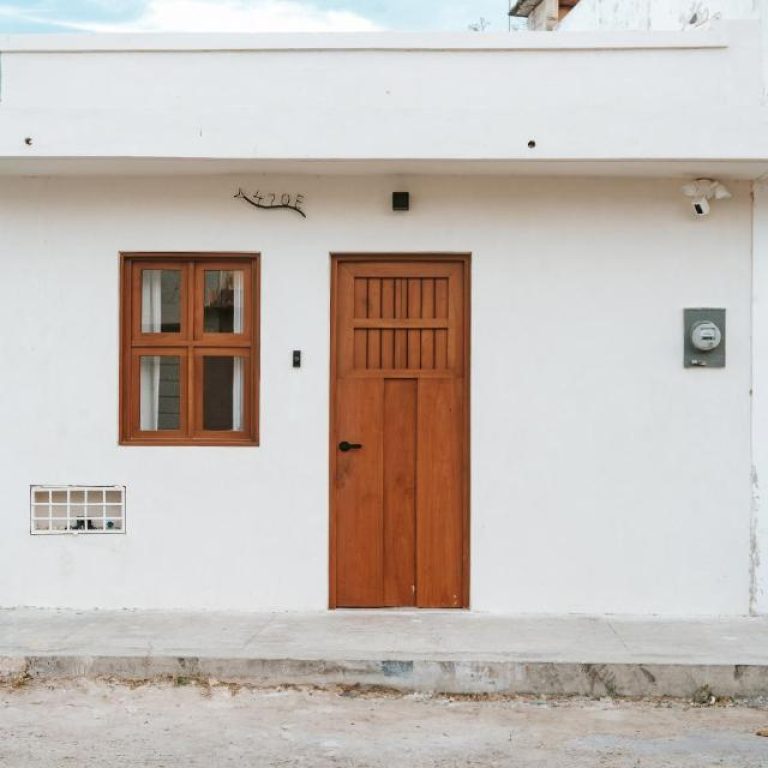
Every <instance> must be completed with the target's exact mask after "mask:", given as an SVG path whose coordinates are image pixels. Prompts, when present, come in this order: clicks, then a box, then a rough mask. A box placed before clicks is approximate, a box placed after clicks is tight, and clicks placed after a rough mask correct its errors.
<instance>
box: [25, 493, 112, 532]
mask: <svg viewBox="0 0 768 768" xmlns="http://www.w3.org/2000/svg"><path fill="white" fill-rule="evenodd" d="M30 533H32V534H39V533H44V534H50V533H53V534H57V533H106V534H109V533H125V488H124V487H123V486H120V485H108V486H100V485H64V486H62V485H33V486H31V487H30Z"/></svg>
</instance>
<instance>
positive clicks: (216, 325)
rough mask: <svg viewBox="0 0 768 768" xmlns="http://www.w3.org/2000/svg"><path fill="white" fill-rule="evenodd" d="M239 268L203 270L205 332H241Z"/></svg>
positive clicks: (241, 295)
mask: <svg viewBox="0 0 768 768" xmlns="http://www.w3.org/2000/svg"><path fill="white" fill-rule="evenodd" d="M243 275H244V273H243V272H242V271H241V270H236V269H235V270H233V269H219V270H206V271H205V285H204V293H203V301H204V303H205V305H204V307H203V330H204V331H205V333H242V332H243V300H244V291H243V284H244V279H243Z"/></svg>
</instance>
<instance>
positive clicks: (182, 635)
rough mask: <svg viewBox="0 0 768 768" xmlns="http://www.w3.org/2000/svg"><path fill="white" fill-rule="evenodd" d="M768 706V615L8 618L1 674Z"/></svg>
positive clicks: (92, 614) (130, 614)
mask: <svg viewBox="0 0 768 768" xmlns="http://www.w3.org/2000/svg"><path fill="white" fill-rule="evenodd" d="M82 676H84V677H94V678H95V677H116V678H121V679H126V680H144V679H151V678H155V677H167V676H171V677H185V678H206V679H207V678H215V679H217V680H220V681H229V682H240V683H249V684H253V685H257V686H279V685H319V686H328V685H365V686H384V687H387V688H393V689H398V690H406V691H412V690H420V691H436V692H445V693H507V694H550V695H574V694H575V695H601V696H602V695H616V696H675V697H690V696H694V695H699V696H701V695H704V693H705V692H706V691H707V690H709V691H711V693H712V694H713V695H715V696H737V697H745V698H755V697H763V696H768V618H736V619H694V620H669V619H654V618H650V619H649V618H618V617H585V616H556V617H552V616H550V617H533V616H502V615H491V614H481V613H472V612H461V611H451V612H447V611H419V612H416V611H328V612H322V613H273V614H239V613H213V612H210V613H208V612H206V613H185V612H156V611H132V610H126V611H117V612H112V611H65V610H53V609H51V610H48V609H7V610H0V678H5V679H17V680H18V679H23V678H31V679H57V678H59V679H66V678H72V677H82Z"/></svg>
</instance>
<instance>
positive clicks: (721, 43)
mask: <svg viewBox="0 0 768 768" xmlns="http://www.w3.org/2000/svg"><path fill="white" fill-rule="evenodd" d="M732 23H733V22H728V23H726V24H718V25H716V26H715V27H713V28H711V29H708V30H696V31H690V32H643V31H621V32H510V33H506V34H485V33H483V34H480V33H476V32H464V33H433V34H424V33H407V32H362V33H335V34H326V33H269V34H249V35H246V34H207V33H206V34H157V33H146V34H61V35H42V34H41V35H0V53H99V52H143V51H146V52H173V51H198V52H200V51H207V52H214V51H253V52H256V51H382V50H386V51H529V50H531V51H538V50H594V49H600V50H605V49H608V50H610V49H616V50H631V49H663V48H726V47H727V46H728V34H727V31H728V30H727V27H728V26H730V24H732Z"/></svg>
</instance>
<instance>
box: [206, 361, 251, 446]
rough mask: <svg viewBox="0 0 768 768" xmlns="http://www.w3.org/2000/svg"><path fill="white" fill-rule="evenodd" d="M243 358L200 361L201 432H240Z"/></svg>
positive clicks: (241, 425) (241, 424)
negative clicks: (204, 430)
mask: <svg viewBox="0 0 768 768" xmlns="http://www.w3.org/2000/svg"><path fill="white" fill-rule="evenodd" d="M244 384H245V358H242V357H204V358H203V429H208V430H215V431H228V432H241V431H242V430H243V389H244Z"/></svg>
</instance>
